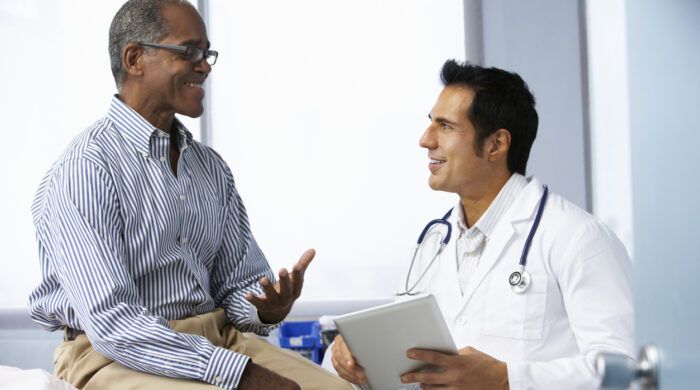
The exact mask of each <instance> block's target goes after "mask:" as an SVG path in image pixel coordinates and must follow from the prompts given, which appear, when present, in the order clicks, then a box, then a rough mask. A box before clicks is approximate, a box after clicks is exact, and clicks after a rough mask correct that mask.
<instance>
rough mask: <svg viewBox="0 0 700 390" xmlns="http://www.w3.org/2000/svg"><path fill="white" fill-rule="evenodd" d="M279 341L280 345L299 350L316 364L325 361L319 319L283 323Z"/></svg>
mask: <svg viewBox="0 0 700 390" xmlns="http://www.w3.org/2000/svg"><path fill="white" fill-rule="evenodd" d="M279 341H280V347H282V348H288V349H291V350H294V351H296V352H299V353H300V354H301V355H303V356H305V357H307V358H309V359H310V360H312V361H313V362H314V363H316V364H321V362H322V361H323V344H322V342H321V332H320V325H319V323H318V321H295V322H285V323H283V324H282V326H280V328H279Z"/></svg>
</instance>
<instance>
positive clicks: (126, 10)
mask: <svg viewBox="0 0 700 390" xmlns="http://www.w3.org/2000/svg"><path fill="white" fill-rule="evenodd" d="M163 4H173V5H187V6H190V7H192V4H190V3H189V2H188V1H187V0H129V1H127V2H126V3H124V4H123V5H122V6H121V8H119V11H117V13H116V15H114V18H113V19H112V24H111V25H110V26H109V60H110V63H111V66H112V76H114V82H115V83H116V84H117V89H121V88H122V85H124V80H125V78H126V69H124V62H123V61H122V52H123V51H124V47H126V45H128V44H129V43H131V42H150V43H158V42H160V41H162V40H163V39H165V37H167V36H168V34H170V27H169V26H168V22H167V21H166V20H165V17H163V12H162V10H161V6H162V5H163ZM144 50H151V49H150V48H144Z"/></svg>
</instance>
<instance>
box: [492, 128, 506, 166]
mask: <svg viewBox="0 0 700 390" xmlns="http://www.w3.org/2000/svg"><path fill="white" fill-rule="evenodd" d="M487 145H488V147H487V148H486V154H487V155H488V158H489V161H491V162H493V161H498V160H500V159H502V158H505V157H506V156H507V155H508V149H510V131H508V130H506V129H498V130H496V131H495V132H494V133H493V134H491V135H490V136H489V138H488V144H487Z"/></svg>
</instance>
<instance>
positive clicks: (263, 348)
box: [54, 309, 353, 390]
mask: <svg viewBox="0 0 700 390" xmlns="http://www.w3.org/2000/svg"><path fill="white" fill-rule="evenodd" d="M225 322H226V316H225V314H224V312H223V310H222V309H216V310H215V311H213V312H211V313H207V314H202V315H197V316H193V317H188V318H184V319H181V320H174V321H170V326H171V327H172V328H173V330H175V331H177V332H180V333H189V334H196V335H200V336H204V337H206V338H207V339H208V340H209V341H211V343H212V344H214V345H215V346H217V347H222V348H227V349H230V350H231V351H234V352H237V353H240V354H244V355H247V356H250V357H251V359H252V360H253V361H254V362H255V363H256V364H258V365H261V366H263V367H265V368H267V369H269V370H271V371H274V372H276V373H277V374H279V375H282V376H284V377H287V378H290V379H292V380H294V381H295V382H297V383H298V384H299V386H301V388H302V389H304V390H307V389H309V390H331V389H338V390H352V389H353V387H352V386H351V385H350V384H349V383H348V382H346V381H344V380H342V379H340V378H339V377H337V376H335V375H333V374H331V373H330V372H328V371H326V370H325V369H323V368H321V367H320V366H318V365H316V364H314V363H313V362H311V361H310V360H308V359H305V358H304V357H302V356H301V355H299V354H297V353H295V352H292V351H289V350H285V349H280V348H277V347H275V346H273V345H271V344H269V343H268V342H266V341H265V340H262V339H259V338H256V337H246V336H244V335H243V334H242V333H241V332H239V331H238V330H236V329H234V328H233V327H232V326H231V325H229V324H226V323H225ZM54 375H56V376H57V377H59V378H61V379H63V380H65V381H67V382H69V383H71V384H73V386H75V387H77V388H78V389H85V390H92V389H95V390H109V389H119V390H127V389H148V390H150V389H156V390H157V389H164V390H184V389H192V390H205V389H207V390H213V389H218V388H219V387H217V386H214V385H210V384H208V383H205V382H201V381H197V380H193V379H175V378H168V377H162V376H157V375H153V374H146V373H143V372H140V371H136V370H132V369H130V368H127V367H125V366H123V365H121V364H119V363H116V362H114V361H112V360H110V359H108V358H106V357H104V356H103V355H101V354H100V353H99V352H97V351H95V350H94V349H93V348H92V346H91V345H90V341H89V340H88V338H87V336H86V335H84V334H81V335H79V336H78V337H76V338H75V340H70V341H64V342H63V343H62V344H61V345H60V346H59V347H58V348H57V349H56V351H55V352H54Z"/></svg>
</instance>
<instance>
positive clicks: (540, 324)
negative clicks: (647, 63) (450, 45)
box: [332, 60, 634, 389]
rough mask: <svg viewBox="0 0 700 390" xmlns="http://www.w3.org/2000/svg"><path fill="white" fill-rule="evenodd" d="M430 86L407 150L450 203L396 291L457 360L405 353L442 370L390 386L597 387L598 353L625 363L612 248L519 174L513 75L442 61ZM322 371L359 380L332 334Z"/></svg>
mask: <svg viewBox="0 0 700 390" xmlns="http://www.w3.org/2000/svg"><path fill="white" fill-rule="evenodd" d="M441 77H442V81H443V83H444V85H445V88H444V90H443V91H442V93H441V94H440V96H439V98H438V100H437V103H436V104H435V106H434V107H433V109H432V111H431V112H430V115H429V118H430V121H431V122H430V126H428V128H427V130H426V131H425V133H424V134H423V136H422V137H421V139H420V146H421V147H424V148H426V149H427V150H428V158H429V159H430V162H429V164H428V168H429V169H430V178H429V180H428V182H429V185H430V187H431V188H432V189H434V190H439V191H448V192H453V193H455V194H457V195H458V196H459V201H458V202H457V203H456V205H455V206H454V208H453V209H452V211H451V213H450V215H449V216H446V217H445V218H444V219H445V221H444V223H437V224H433V225H432V226H431V227H430V228H429V229H428V230H427V233H426V234H425V237H424V238H423V241H422V244H421V245H420V246H419V248H418V250H417V252H416V255H415V256H414V259H415V261H412V264H411V270H410V272H409V273H408V275H407V276H406V278H405V279H404V280H402V281H401V289H402V290H401V292H402V293H403V294H404V295H407V294H406V293H410V294H414V293H418V292H429V293H432V294H433V295H435V297H436V299H437V301H438V304H439V306H440V309H441V310H442V312H443V315H444V317H445V320H446V322H447V325H448V327H449V329H450V331H451V333H452V337H453V338H454V340H455V344H456V345H457V347H458V348H460V351H459V354H458V355H456V356H450V355H445V354H442V353H439V352H435V351H428V350H418V349H412V350H408V351H407V352H406V353H407V356H408V357H409V358H411V359H415V360H421V361H425V362H429V363H433V364H437V365H439V366H441V367H442V368H443V369H444V371H443V372H441V373H427V372H412V373H407V374H405V375H403V376H402V378H401V379H402V381H403V382H404V383H407V384H408V383H420V384H421V387H422V388H424V389H432V388H440V389H443V388H450V389H508V388H510V389H592V388H597V387H598V386H599V380H598V379H597V375H596V373H595V369H594V359H595V356H596V355H597V354H598V353H600V352H603V351H605V352H615V353H622V354H625V355H627V356H629V357H632V354H633V346H634V316H633V298H632V287H631V274H632V263H631V261H630V259H629V257H628V255H627V253H626V251H625V248H624V247H623V245H622V244H621V243H620V241H619V240H618V239H617V237H616V236H615V234H614V233H613V232H612V231H611V230H610V229H609V228H607V227H606V226H605V225H603V224H602V223H601V222H600V221H599V220H598V219H597V218H595V217H593V216H591V215H590V214H588V213H586V212H585V211H584V210H582V209H580V208H578V207H576V206H575V205H573V204H572V203H570V202H569V201H567V200H566V199H564V198H562V197H561V196H558V195H556V194H554V193H551V192H548V191H547V190H546V189H545V187H544V186H543V183H541V182H540V181H539V180H538V179H536V178H534V177H530V178H526V177H525V167H526V164H527V160H528V156H529V153H530V148H531V146H532V143H533V141H534V140H535V136H536V133H537V123H538V116H537V112H536V110H535V100H534V97H533V96H532V94H531V92H530V91H529V90H528V87H527V85H526V84H525V82H524V81H523V80H522V79H521V78H520V76H518V75H517V74H514V73H509V72H506V71H503V70H500V69H495V68H482V67H479V66H473V65H469V64H459V63H457V62H455V61H454V60H450V61H447V62H446V63H445V64H444V66H443V69H442V75H441ZM553 163H555V162H553ZM546 191H547V192H548V194H547V195H546V196H544V195H545V192H546ZM540 209H541V210H540ZM538 215H539V218H538ZM537 219H539V221H538V223H539V224H538V223H536V220H537ZM448 225H449V226H451V237H450V239H449V241H448V242H447V243H446V246H445V247H444V248H443V249H442V250H441V251H440V245H441V243H443V242H444V241H445V237H446V235H447V234H448V228H447V226H448ZM531 233H532V234H531ZM529 235H532V238H531V243H530V244H529V250H528V251H524V250H523V249H524V248H525V246H526V245H525V243H526V241H528V236H529ZM523 252H527V255H526V256H525V261H523V260H522V259H521V255H523ZM438 253H439V254H438ZM436 254H438V255H437V256H436ZM431 263H432V264H431ZM521 264H522V265H521ZM516 272H517V273H516ZM522 279H525V282H527V283H521V280H522ZM332 363H333V366H334V368H335V370H336V371H337V373H338V374H339V375H340V376H341V377H342V378H344V379H346V380H348V381H350V382H352V383H354V384H357V385H363V384H365V383H366V378H365V374H364V371H363V369H362V368H361V367H359V366H358V365H356V364H355V360H354V358H353V357H352V354H351V353H350V351H349V350H348V348H347V346H346V345H345V343H344V342H343V339H342V337H341V336H338V337H337V338H336V340H335V343H334V345H333V347H332Z"/></svg>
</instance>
